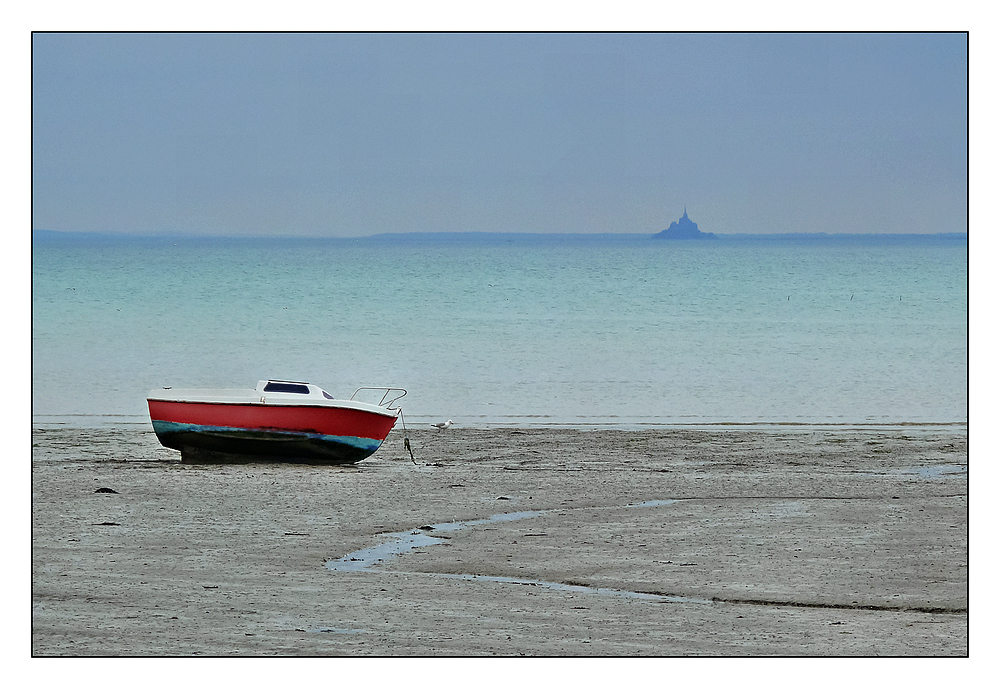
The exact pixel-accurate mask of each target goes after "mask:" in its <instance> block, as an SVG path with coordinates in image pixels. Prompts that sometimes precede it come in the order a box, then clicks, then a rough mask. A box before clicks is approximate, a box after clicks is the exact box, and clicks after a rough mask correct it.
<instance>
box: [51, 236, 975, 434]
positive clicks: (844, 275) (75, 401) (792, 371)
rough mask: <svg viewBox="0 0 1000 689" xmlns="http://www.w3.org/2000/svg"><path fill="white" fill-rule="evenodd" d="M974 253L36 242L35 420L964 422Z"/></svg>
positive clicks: (604, 239) (784, 246)
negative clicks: (206, 397)
mask: <svg viewBox="0 0 1000 689" xmlns="http://www.w3.org/2000/svg"><path fill="white" fill-rule="evenodd" d="M967 266H968V261H967V244H966V242H965V241H964V238H962V239H961V240H956V239H954V238H952V239H944V238H942V239H917V238H913V239H909V240H907V239H896V240H893V241H878V240H875V239H871V238H867V239H866V238H853V239H850V238H835V237H828V238H826V239H822V240H807V239H794V238H790V239H781V240H779V239H769V240H754V239H752V238H746V237H744V238H740V237H722V238H720V239H718V240H716V241H704V242H662V241H660V242H658V241H653V240H651V239H650V238H649V237H648V236H636V235H632V236H627V235H626V236H600V237H586V236H573V237H561V238H560V237H551V236H550V237H545V236H525V235H521V236H518V235H487V236H479V237H469V236H465V235H463V236H458V237H452V238H447V237H443V236H440V235H438V236H427V237H423V238H414V237H409V238H407V237H399V238H396V239H388V238H367V239H362V240H277V239H271V240H218V239H214V240H209V239H183V238H171V239H118V240H113V239H108V238H100V237H91V238H75V239H74V238H69V239H67V238H58V237H56V238H53V237H48V236H45V237H43V236H41V235H39V236H36V238H35V240H34V242H33V251H32V413H33V419H34V420H35V421H38V422H68V423H74V424H90V423H95V422H101V421H102V420H104V421H107V420H111V421H114V422H136V423H143V422H148V417H147V416H146V411H145V394H146V392H147V391H148V390H149V389H151V388H155V387H161V386H165V385H169V386H174V387H253V386H254V385H255V384H256V382H257V380H259V379H262V378H284V379H291V380H304V381H309V382H313V383H316V384H318V385H320V386H322V387H324V388H325V389H327V390H328V391H329V392H331V393H332V394H333V395H334V396H335V397H349V396H350V395H351V393H353V392H354V390H355V388H357V387H360V386H365V385H391V386H398V387H403V388H406V389H407V390H408V391H409V394H408V395H407V396H406V397H404V398H403V399H402V400H401V402H402V405H403V410H404V413H405V417H406V420H407V425H414V424H420V423H425V422H430V421H441V420H444V419H447V418H451V419H454V420H455V422H456V423H457V424H459V425H463V426H508V425H517V426H525V425H535V426H556V425H579V426H584V427H636V426H646V425H658V424H665V425H672V424H714V423H757V424H759V423H805V424H828V423H833V424H855V423H880V424H881V423H888V424H893V423H956V422H965V421H967V416H968V405H967V393H968V387H967V372H968V344H967V335H968V322H967V319H968V292H967V274H968V268H967Z"/></svg>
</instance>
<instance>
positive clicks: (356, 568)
mask: <svg viewBox="0 0 1000 689" xmlns="http://www.w3.org/2000/svg"><path fill="white" fill-rule="evenodd" d="M675 502H678V501H677V500H649V501H646V502H642V503H638V504H635V505H629V507H661V506H664V505H670V504H673V503H675ZM550 511H552V510H536V511H530V512H502V513H500V514H494V515H492V516H490V517H487V518H485V519H474V520H471V521H465V522H445V523H443V524H432V525H429V526H422V527H420V528H419V529H413V530H411V531H400V532H397V533H390V534H385V535H386V536H387V537H388V539H389V540H387V541H386V542H385V543H382V544H380V545H376V546H372V547H370V548H363V549H361V550H356V551H354V552H353V553H348V554H347V555H345V556H344V557H342V558H340V559H338V560H330V561H328V562H327V563H326V567H327V569H331V570H333V571H335V572H362V571H370V568H371V567H372V566H373V565H375V564H378V563H380V562H384V561H385V560H388V559H389V558H391V557H394V556H397V555H403V554H405V553H408V552H410V551H412V550H415V549H416V548H422V547H426V546H432V545H437V544H439V543H443V542H444V539H443V538H436V537H435V536H433V535H431V534H433V533H435V532H438V533H447V532H454V531H459V530H461V529H465V528H468V527H472V526H479V525H481V524H493V523H497V522H512V521H518V520H521V519H531V518H533V517H538V516H540V515H543V514H546V513H547V512H550ZM409 573H410V574H426V575H427V576H434V577H441V578H444V579H460V580H463V581H492V582H497V583H502V584H520V585H524V586H538V587H541V588H546V589H551V590H554V591H563V592H570V593H591V594H598V595H602V596H612V597H616V598H632V599H639V600H647V601H652V602H656V603H711V602H712V601H709V600H703V599H698V598H685V597H681V596H664V595H659V594H654V593H637V592H635V591H624V590H621V589H612V588H593V587H589V586H579V585H573V584H560V583H557V582H553V581H540V580H537V579H519V578H516V577H499V576H486V575H481V574H444V573H429V572H409Z"/></svg>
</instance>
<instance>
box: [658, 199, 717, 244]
mask: <svg viewBox="0 0 1000 689" xmlns="http://www.w3.org/2000/svg"><path fill="white" fill-rule="evenodd" d="M653 239H715V235H714V234H713V233H711V232H702V231H701V230H699V229H698V223H696V222H694V221H692V220H691V218H689V217H688V209H687V206H684V215H682V216H681V217H680V220H677V221H676V222H672V223H670V227H668V228H667V229H665V230H663V231H662V232H657V233H656V234H654V235H653Z"/></svg>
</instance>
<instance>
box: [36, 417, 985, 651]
mask: <svg viewBox="0 0 1000 689" xmlns="http://www.w3.org/2000/svg"><path fill="white" fill-rule="evenodd" d="M410 438H411V442H412V444H413V449H414V453H415V455H416V460H417V464H416V465H414V464H413V463H411V462H410V459H409V456H408V455H407V454H406V453H405V450H404V449H403V440H402V435H401V434H400V433H398V432H396V431H394V432H393V434H392V435H390V437H389V439H388V440H387V441H386V444H385V445H383V447H382V449H381V450H379V452H378V453H376V454H375V455H374V456H373V457H371V458H369V459H367V460H364V461H363V462H361V463H360V464H358V465H356V466H354V467H316V466H306V465H295V464H287V465H281V464H244V465H185V464H181V463H180V462H179V453H177V452H174V451H171V450H167V449H165V448H162V447H160V446H159V444H158V443H157V441H156V438H155V436H154V435H153V434H152V431H151V430H149V429H147V428H146V427H142V426H131V427H118V428H104V429H85V430H81V429H69V428H58V427H38V428H35V429H34V431H33V438H32V442H33V451H32V461H33V463H32V646H31V648H32V654H33V655H35V656H62V655H71V656H174V655H180V656H230V655H232V656H271V655H309V656H319V655H355V656H356V655H377V656H409V655H417V656H435V655H444V656H482V655H511V656H519V655H526V656H577V655H582V656H635V655H650V656H678V655H709V656H743V655H754V656H759V655H779V656H796V655H808V656H876V655H878V656H964V655H967V654H968V499H967V498H968V474H967V466H968V449H967V433H966V430H965V427H951V428H947V427H944V428H940V427H939V428H927V427H901V428H894V429H852V428H822V429H796V428H774V429H765V430H753V429H742V428H738V427H737V428H713V429H709V430H697V429H689V430H677V429H663V430H650V431H606V430H605V431H577V430H554V429H552V430H513V429H499V430H473V429H462V428H459V427H453V428H452V429H450V430H448V431H444V432H438V431H432V430H420V431H412V430H411V432H410ZM102 488H103V489H110V490H113V491H115V492H97V491H98V490H99V489H102ZM505 513H506V514H514V513H527V514H523V515H522V514H516V516H517V517H519V518H508V519H502V518H497V519H494V520H492V521H487V518H489V517H492V516H494V515H499V514H505ZM469 522H474V523H469ZM421 527H425V528H421ZM393 534H407V535H412V536H414V538H415V540H416V542H417V543H416V545H415V547H412V548H411V547H403V546H401V547H399V548H397V550H400V551H401V552H400V553H399V554H397V555H391V556H388V557H385V558H384V559H381V560H378V561H370V560H368V559H366V558H367V557H368V555H366V552H369V551H366V549H371V548H373V547H377V546H383V545H385V546H386V547H387V548H389V549H392V547H393V545H394V544H399V539H400V536H398V535H393ZM418 536H419V537H423V538H417V537H418ZM337 560H343V561H345V562H354V563H357V564H356V568H355V571H336V570H334V569H331V568H330V567H328V566H327V565H328V563H330V562H331V561H337Z"/></svg>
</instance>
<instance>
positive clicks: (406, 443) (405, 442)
mask: <svg viewBox="0 0 1000 689" xmlns="http://www.w3.org/2000/svg"><path fill="white" fill-rule="evenodd" d="M396 411H397V413H398V414H399V420H400V421H402V422H403V448H404V449H405V450H406V451H407V452H409V453H410V461H411V462H413V466H416V465H417V460H415V459H414V458H413V448H412V447H410V436H409V434H408V433H407V432H406V419H404V418H403V410H402V409H401V408H400V409H397V410H396Z"/></svg>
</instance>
